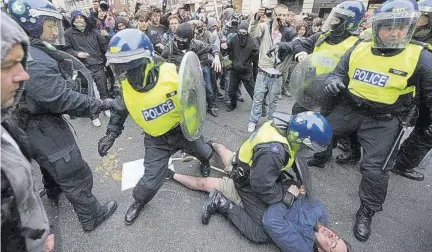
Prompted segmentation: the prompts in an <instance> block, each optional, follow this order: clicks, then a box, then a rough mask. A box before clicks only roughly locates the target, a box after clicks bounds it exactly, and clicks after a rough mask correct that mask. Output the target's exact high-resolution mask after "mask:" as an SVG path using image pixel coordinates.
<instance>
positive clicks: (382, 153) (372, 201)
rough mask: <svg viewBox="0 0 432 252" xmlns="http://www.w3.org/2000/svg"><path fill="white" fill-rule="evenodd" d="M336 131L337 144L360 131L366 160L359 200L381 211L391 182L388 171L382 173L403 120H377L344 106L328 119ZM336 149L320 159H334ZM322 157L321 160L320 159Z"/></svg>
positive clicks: (374, 209) (327, 152)
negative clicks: (331, 157)
mask: <svg viewBox="0 0 432 252" xmlns="http://www.w3.org/2000/svg"><path fill="white" fill-rule="evenodd" d="M327 120H328V122H329V123H330V125H331V127H332V130H333V141H334V142H336V141H338V140H339V139H341V138H344V137H347V136H348V135H350V134H352V133H355V132H357V137H358V140H359V142H360V144H361V146H362V147H363V151H364V152H363V154H364V156H363V159H362V161H361V165H360V171H361V173H362V179H361V182H360V187H359V191H358V194H359V197H360V200H361V202H362V203H364V204H366V205H367V206H368V207H369V208H370V209H371V210H373V211H381V210H382V204H383V203H384V201H385V198H386V196H387V187H388V181H389V175H388V171H381V167H382V166H383V164H384V162H385V160H386V158H387V156H388V155H389V153H390V150H391V148H392V146H393V143H394V141H395V140H396V137H397V135H398V133H399V131H400V121H399V119H397V118H396V117H385V118H384V117H382V118H376V117H371V116H366V115H364V114H361V113H359V112H358V111H357V110H354V109H353V108H351V107H349V106H347V105H345V104H341V105H339V106H337V107H336V108H334V109H333V110H332V111H331V112H330V114H329V115H328V116H327ZM331 152H332V146H329V147H328V148H327V150H326V151H324V152H323V153H319V154H316V156H321V157H322V156H325V157H326V158H329V157H330V156H331ZM318 158H319V157H318Z"/></svg>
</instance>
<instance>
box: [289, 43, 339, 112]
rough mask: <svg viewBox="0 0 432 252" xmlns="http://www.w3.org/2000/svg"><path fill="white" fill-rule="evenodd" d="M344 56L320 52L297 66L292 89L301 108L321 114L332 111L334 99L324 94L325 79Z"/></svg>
mask: <svg viewBox="0 0 432 252" xmlns="http://www.w3.org/2000/svg"><path fill="white" fill-rule="evenodd" d="M343 54H344V52H339V51H318V52H314V53H312V54H310V55H309V56H308V57H307V58H306V59H304V60H303V61H301V62H299V63H298V64H297V66H296V67H295V68H294V70H293V72H292V74H291V79H290V88H291V93H292V94H293V96H294V98H295V99H296V101H297V102H298V103H299V104H300V105H301V106H303V107H304V108H306V109H308V110H311V111H316V112H321V113H322V112H325V111H328V110H329V109H330V107H331V103H332V97H331V96H328V95H326V94H325V93H324V88H325V78H326V77H327V76H328V75H329V73H331V72H332V71H333V70H334V69H335V68H336V65H337V64H338V63H339V60H340V58H341V57H342V55H343Z"/></svg>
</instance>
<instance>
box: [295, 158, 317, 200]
mask: <svg viewBox="0 0 432 252" xmlns="http://www.w3.org/2000/svg"><path fill="white" fill-rule="evenodd" d="M295 164H296V169H294V171H295V173H296V175H297V179H298V180H300V181H301V184H302V186H303V187H304V189H305V191H306V195H307V196H308V197H309V199H311V200H312V202H313V201H314V200H315V195H314V192H313V188H312V178H311V175H310V172H309V166H308V164H307V161H306V159H305V158H304V157H299V156H296V158H295Z"/></svg>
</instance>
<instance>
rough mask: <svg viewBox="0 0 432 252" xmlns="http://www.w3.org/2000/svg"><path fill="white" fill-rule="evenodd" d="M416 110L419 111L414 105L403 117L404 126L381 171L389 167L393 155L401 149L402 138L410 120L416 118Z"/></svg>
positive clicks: (402, 124)
mask: <svg viewBox="0 0 432 252" xmlns="http://www.w3.org/2000/svg"><path fill="white" fill-rule="evenodd" d="M416 112H417V107H416V106H413V107H412V108H411V110H410V111H409V112H408V114H407V115H406V116H405V117H404V118H402V123H401V126H402V128H401V129H400V131H399V135H398V136H397V138H396V140H395V142H394V143H393V146H392V148H391V150H390V153H389V154H388V155H387V158H386V160H385V162H384V164H383V166H382V167H381V171H386V167H387V165H388V163H389V161H390V159H391V157H392V156H393V153H394V152H395V151H396V150H398V149H399V148H398V147H399V143H400V140H401V139H402V136H403V135H404V134H405V132H406V131H407V129H408V127H409V126H410V122H411V121H412V119H413V118H414V115H415V114H416Z"/></svg>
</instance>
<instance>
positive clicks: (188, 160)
mask: <svg viewBox="0 0 432 252" xmlns="http://www.w3.org/2000/svg"><path fill="white" fill-rule="evenodd" d="M171 159H172V161H182V162H185V163H187V162H190V161H192V160H198V159H197V158H196V157H192V158H190V159H186V160H183V158H171ZM210 168H211V169H213V170H215V171H218V172H220V173H224V174H227V172H226V171H224V170H222V169H220V168H217V167H215V166H213V165H210Z"/></svg>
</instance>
